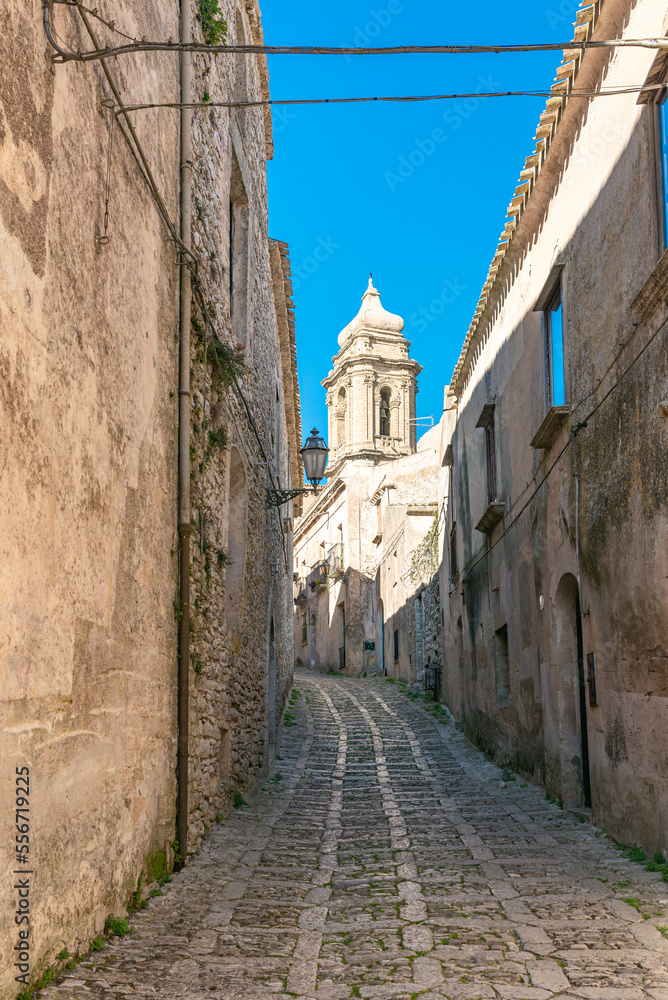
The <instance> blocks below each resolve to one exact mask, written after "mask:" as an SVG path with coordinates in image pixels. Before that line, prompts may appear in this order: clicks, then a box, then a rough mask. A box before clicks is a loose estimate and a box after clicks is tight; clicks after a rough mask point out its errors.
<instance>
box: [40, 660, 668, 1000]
mask: <svg viewBox="0 0 668 1000" xmlns="http://www.w3.org/2000/svg"><path fill="white" fill-rule="evenodd" d="M246 798H247V800H248V804H247V805H243V806H240V807H239V808H237V809H236V810H235V811H234V812H233V814H232V815H231V817H230V818H229V819H227V820H223V821H222V822H220V823H219V824H218V825H217V826H216V827H215V828H214V830H213V831H212V832H211V834H210V835H209V837H208V839H207V841H206V843H205V844H204V846H203V848H202V850H201V851H200V852H199V853H198V854H197V855H196V856H194V857H193V858H192V860H191V861H190V862H189V864H188V865H187V867H186V868H185V869H184V870H183V871H181V872H180V873H178V874H174V876H173V877H172V881H171V882H170V883H169V884H167V885H165V886H164V889H163V892H164V895H162V896H156V897H155V898H153V899H151V901H150V904H149V906H148V908H147V909H145V910H143V911H141V912H139V913H137V914H135V915H134V916H133V917H132V918H131V923H132V926H133V930H132V932H131V933H129V934H128V935H127V936H126V937H124V938H122V939H119V938H113V939H112V940H111V942H110V943H109V944H108V945H107V947H106V949H105V950H104V951H101V952H99V953H95V954H92V955H90V956H89V957H88V958H87V959H85V960H84V961H83V962H82V963H81V964H79V965H78V966H77V967H76V969H74V970H73V971H72V972H70V973H69V974H68V975H67V977H66V978H64V979H62V980H61V981H60V982H59V983H58V984H57V985H51V986H49V987H47V988H46V989H45V990H44V991H43V993H42V994H41V996H42V998H43V1000H63V998H66V1000H74V998H79V997H84V996H85V997H91V998H99V1000H111V998H120V997H165V998H166V997H170V998H171V997H184V998H185V997H187V998H188V1000H200V998H202V1000H203V998H205V997H206V998H211V1000H216V998H219V1000H223V998H232V997H235V998H237V997H239V998H247V1000H260V998H262V997H266V996H270V995H273V996H291V997H300V998H303V1000H305V998H314V1000H317V998H323V1000H339V998H340V1000H343V998H348V997H353V996H354V997H368V998H381V997H405V998H409V997H418V996H419V997H423V998H430V1000H442V998H444V997H447V998H450V1000H478V998H502V1000H544V998H545V1000H547V998H549V997H555V996H559V997H572V998H576V997H577V998H591V1000H613V998H619V1000H636V998H638V1000H640V998H652V1000H668V940H666V939H665V937H664V936H663V934H662V928H663V924H664V923H666V924H668V915H666V916H663V913H664V908H668V898H664V897H668V886H666V885H664V884H663V882H662V881H661V880H660V876H659V875H658V874H655V873H648V872H646V871H645V870H644V869H643V868H642V867H641V866H640V865H638V864H634V863H632V862H631V861H629V860H627V858H626V857H625V856H624V855H623V854H622V852H620V851H619V850H617V849H616V848H615V846H614V845H613V844H612V843H611V841H609V840H608V839H607V838H606V837H605V835H604V833H603V832H602V831H597V830H596V829H595V828H593V827H591V826H590V825H589V824H587V823H580V822H578V820H577V817H576V816H574V815H572V814H570V813H566V812H564V811H562V810H560V809H559V808H558V807H557V806H556V805H554V804H552V803H550V802H548V801H546V800H545V798H544V793H543V792H542V791H541V790H540V789H537V788H534V787H531V786H527V785H525V784H523V783H521V781H520V779H519V778H516V777H515V776H514V775H511V774H509V773H506V774H505V778H504V773H503V772H502V771H501V770H499V769H498V768H497V767H495V766H494V765H492V764H490V763H488V762H487V761H486V760H485V758H484V757H483V756H482V755H481V754H480V753H479V752H478V751H476V750H474V749H473V748H472V747H471V746H470V745H469V744H468V743H467V742H466V741H465V739H464V738H463V736H462V735H461V734H460V733H459V731H458V730H457V729H456V728H455V727H454V725H453V723H452V721H451V720H449V718H448V717H447V715H446V714H445V713H443V712H442V710H439V709H437V708H436V707H435V706H433V705H432V706H431V713H430V711H429V706H428V704H427V703H425V702H423V701H421V700H420V701H415V702H411V701H410V700H409V699H408V698H407V697H406V696H405V694H404V693H403V691H402V689H400V687H399V686H398V685H396V684H392V683H388V682H386V681H384V680H351V679H348V678H339V677H336V678H334V677H325V676H318V675H313V674H307V673H299V674H297V676H296V684H295V688H294V689H293V694H292V696H291V701H290V704H289V707H288V709H287V713H286V715H285V718H284V722H283V726H282V727H281V731H280V749H279V750H278V754H277V759H276V762H275V765H274V768H273V770H272V771H271V774H270V777H269V778H268V779H267V780H266V781H265V783H264V785H263V786H258V787H257V789H256V790H255V792H254V793H253V794H251V795H248V796H246ZM663 930H666V931H667V932H668V928H663Z"/></svg>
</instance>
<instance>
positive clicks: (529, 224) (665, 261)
mask: <svg viewBox="0 0 668 1000" xmlns="http://www.w3.org/2000/svg"><path fill="white" fill-rule="evenodd" d="M666 13H667V12H666V5H665V3H664V2H655V0H647V2H643V3H633V2H629V0H604V2H603V3H594V4H590V3H587V4H583V5H582V7H581V9H579V11H578V15H577V24H576V28H575V38H576V39H577V40H579V41H582V40H586V39H611V38H616V37H626V38H651V37H659V36H663V35H665V33H666V28H667V26H668V21H667V18H666ZM655 55H656V51H655V50H654V51H652V50H648V49H640V48H619V49H617V50H603V49H587V50H586V51H585V52H584V54H583V53H582V51H581V50H575V49H573V50H569V51H567V52H566V53H565V57H564V62H563V63H562V65H561V66H560V67H559V69H558V71H557V79H556V82H555V84H554V86H553V88H552V94H553V96H552V97H551V98H550V99H549V100H548V103H547V108H546V111H545V113H544V114H543V115H541V119H540V123H539V127H538V131H537V133H536V146H535V149H534V150H533V151H532V152H531V154H530V155H529V156H528V157H527V159H526V162H525V165H524V168H523V170H522V172H521V175H520V182H519V185H518V187H517V189H516V191H515V194H514V196H513V198H512V201H511V205H510V208H509V210H508V221H507V223H506V226H505V229H504V232H503V235H502V238H501V242H500V243H499V247H498V251H497V253H496V255H495V257H494V261H493V264H492V268H491V270H490V273H489V277H488V279H487V281H486V283H485V286H484V289H483V295H482V297H481V299H480V302H479V305H478V308H477V310H476V313H475V317H474V320H473V323H472V325H471V328H470V330H469V332H468V335H467V337H466V341H465V343H464V347H463V350H462V354H461V357H460V360H459V363H458V365H457V367H456V370H455V373H454V376H453V378H452V381H451V383H450V386H449V387H448V389H447V390H446V394H445V413H444V417H443V420H442V424H441V431H442V443H441V448H440V454H441V463H442V472H441V504H442V508H443V516H442V518H441V520H440V525H441V537H440V551H441V569H440V577H441V594H442V598H443V599H442V604H443V619H444V630H443V647H444V699H445V701H446V703H447V704H448V706H449V707H450V708H451V710H452V711H453V712H454V713H455V715H456V716H457V717H458V718H459V719H460V721H461V722H462V724H463V725H464V726H465V730H466V733H467V734H468V735H469V736H470V738H471V739H472V740H474V741H475V742H476V743H477V744H478V745H479V746H481V747H483V748H484V749H485V750H486V751H488V752H489V753H490V754H492V755H494V756H495V757H496V758H497V759H498V760H499V761H500V762H502V763H504V764H506V765H507V766H509V767H511V768H513V769H515V770H516V771H518V772H519V773H520V774H522V775H526V776H528V777H530V778H532V779H534V780H536V781H538V782H540V783H542V784H544V785H545V787H546V789H547V793H548V795H550V796H552V797H554V798H556V799H558V800H559V801H561V802H563V803H564V804H565V805H567V806H569V807H571V808H576V809H583V810H585V811H588V810H590V809H591V811H592V813H593V818H594V821H595V822H597V823H598V824H601V825H603V824H604V825H605V826H606V827H607V830H608V833H610V834H611V835H612V836H613V837H615V838H617V839H618V840H624V841H626V842H637V843H638V844H640V845H642V846H643V847H644V848H645V849H646V850H649V851H651V852H654V851H658V850H660V851H664V852H665V851H666V849H667V848H668V769H667V768H666V762H665V731H666V723H667V721H668V717H667V708H666V706H667V704H668V702H667V701H666V668H667V666H668V660H667V656H668V644H667V637H668V563H667V558H668V556H667V553H668V546H667V545H666V538H667V537H668V477H667V476H666V460H665V456H666V445H667V444H668V403H667V402H666V399H667V398H668V364H667V358H668V352H667V350H666V348H667V343H666V333H665V324H666V322H667V321H668V308H667V306H666V289H668V278H667V277H666V276H667V275H668V252H667V251H666V246H667V245H668V244H667V235H666V234H667V232H668V227H667V225H666V219H668V211H667V207H666V206H667V202H666V191H667V190H668V188H667V180H668V179H667V178H666V176H665V173H664V170H665V160H664V161H663V162H662V159H661V153H660V151H661V149H662V148H665V142H666V136H667V135H668V132H667V130H666V112H665V105H662V104H661V103H660V100H661V97H662V96H665V91H663V92H660V91H659V92H658V96H657V91H655V90H647V91H644V92H641V93H640V94H639V93H638V90H636V91H635V92H625V93H621V92H620V93H619V94H617V95H616V96H605V97H600V98H595V99H589V98H578V97H577V96H574V95H573V91H574V90H581V91H582V90H584V91H587V92H592V91H596V90H598V89H599V88H600V87H604V88H605V89H606V90H611V89H614V88H619V89H620V91H621V90H622V88H628V87H634V86H635V87H636V88H638V89H640V88H642V87H643V86H644V85H645V84H646V83H650V84H652V83H654V84H656V83H661V82H663V81H665V80H666V62H665V53H662V54H660V56H659V57H657V58H656V59H655Z"/></svg>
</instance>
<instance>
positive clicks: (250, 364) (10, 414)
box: [0, 0, 302, 998]
mask: <svg viewBox="0 0 668 1000" xmlns="http://www.w3.org/2000/svg"><path fill="white" fill-rule="evenodd" d="M6 6H7V10H6V12H5V13H6V17H5V19H4V30H5V42H6V44H4V45H3V47H2V51H1V52H0V79H1V80H2V83H1V84H0V126H1V127H0V144H1V147H2V156H1V158H0V231H1V232H2V245H3V265H2V273H1V275H0V324H1V326H2V337H1V338H0V341H1V346H0V365H1V367H2V372H3V378H2V386H1V388H0V425H1V426H2V432H1V433H0V450H1V452H2V461H1V464H0V506H1V508H2V516H3V543H2V549H3V557H2V560H1V561H0V562H1V569H0V759H1V760H2V761H3V765H4V766H3V773H2V775H1V776H0V789H1V791H0V801H1V802H2V806H3V808H2V810H1V816H0V837H1V843H0V873H1V876H2V879H3V885H4V886H5V887H6V888H5V891H3V892H2V893H0V915H1V917H2V919H1V920H0V996H2V997H8V998H9V997H13V996H15V995H16V993H17V992H19V990H20V989H22V988H23V986H24V985H25V981H16V979H15V972H16V970H13V968H12V966H13V959H12V957H11V956H12V955H13V949H14V946H15V944H16V935H15V924H14V913H15V910H16V907H17V895H16V891H15V890H12V889H11V886H12V884H13V878H14V876H13V875H12V871H13V870H14V868H15V867H17V859H16V855H15V852H14V849H13V845H14V839H15V833H16V830H15V824H14V814H13V812H12V811H11V807H12V805H13V803H14V799H15V794H16V790H15V768H19V769H21V768H28V769H29V772H30V822H29V826H30V833H29V837H30V842H29V846H30V854H29V861H30V870H31V872H33V873H34V874H32V875H31V880H32V881H31V895H30V904H31V908H30V924H29V930H30V955H31V958H30V963H29V965H30V968H29V971H28V973H27V980H28V981H29V982H30V983H32V982H34V981H35V980H37V979H38V978H39V976H40V975H41V974H42V973H43V972H44V970H45V969H46V968H47V967H48V966H50V965H51V964H52V963H53V961H54V956H55V955H56V954H57V953H59V952H61V951H62V949H63V948H67V949H68V951H69V953H70V955H76V954H77V953H79V952H81V951H85V950H86V949H87V947H88V944H89V942H90V940H91V939H92V938H93V937H95V936H96V935H98V934H99V933H100V932H101V931H102V929H103V926H104V922H105V918H106V917H107V915H108V914H109V913H116V914H119V913H123V912H125V907H126V905H127V903H128V901H129V899H130V895H131V893H133V892H134V891H135V890H136V888H137V885H138V881H139V880H140V878H141V881H142V883H143V884H144V885H146V884H150V882H151V881H152V880H153V879H155V878H156V877H157V876H159V875H161V874H165V873H166V872H167V871H168V869H169V868H171V866H172V865H173V864H174V861H175V856H176V852H177V850H180V852H181V854H182V855H183V854H185V846H186V845H183V844H181V845H177V844H176V842H175V813H176V795H177V766H176V764H177V741H178V735H179V733H178V728H177V674H178V643H177V636H178V630H179V619H180V618H181V617H182V614H183V612H182V608H181V606H180V604H179V580H178V573H179V555H178V553H179V538H178V534H177V517H178V515H177V503H178V496H177V494H178V482H177V464H178V454H179V442H178V431H179V374H178V373H179V336H180V334H179V329H180V328H179V270H180V268H179V256H178V253H175V246H174V239H173V237H172V236H171V230H169V228H168V224H167V222H166V221H165V219H167V220H172V221H173V224H174V226H175V230H174V231H175V232H176V233H178V228H179V222H178V220H179V190H180V187H179V185H180V180H179V179H180V174H181V157H180V137H179V112H178V111H174V110H173V109H167V108H158V109H155V110H150V111H144V112H137V113H136V114H135V116H134V119H133V122H134V127H135V129H136V134H137V137H138V139H139V141H140V143H141V146H142V150H143V152H144V154H145V157H146V161H147V163H148V164H149V166H150V170H151V176H152V179H153V183H154V185H155V187H154V189H153V191H152V190H151V188H150V187H149V185H148V182H147V180H146V178H145V177H143V176H142V172H141V170H140V166H138V161H139V164H140V165H141V158H140V157H139V156H137V158H135V157H133V155H132V154H131V151H130V149H129V148H128V144H127V143H126V142H125V140H124V138H123V135H122V134H121V132H120V130H119V129H118V128H117V125H116V122H115V119H114V116H113V114H112V113H111V110H110V109H109V107H108V103H105V102H109V100H110V99H111V98H112V94H111V92H110V89H109V83H108V81H107V79H106V77H105V74H104V72H103V69H102V67H101V65H100V64H99V63H89V64H86V65H79V66H73V65H71V64H69V63H65V64H62V63H57V62H55V63H54V62H53V61H52V60H49V59H47V60H45V58H44V52H45V46H46V39H45V35H44V27H43V9H42V5H41V4H40V3H37V2H36V0H35V2H29V3H28V4H26V3H23V2H21V3H19V2H14V0H10V3H9V4H8V5H6ZM206 10H207V9H206V8H205V7H202V6H201V5H200V4H199V2H193V4H192V7H191V11H192V17H193V26H194V37H195V39H196V40H199V41H201V40H202V39H203V38H204V37H205V34H206V32H207V31H208V30H210V28H211V26H210V25H207V20H206V17H207V13H206ZM221 10H222V14H223V16H224V18H225V20H226V21H227V25H228V38H229V39H230V40H231V41H234V40H238V41H245V42H250V41H253V42H261V40H262V30H261V23H260V12H259V9H258V7H257V4H256V2H255V0H245V2H234V0H222V2H221ZM114 15H115V23H116V26H117V27H118V28H120V29H122V30H123V31H125V32H126V33H127V34H129V35H131V36H132V37H138V38H141V37H147V38H161V39H162V38H164V39H165V40H166V39H168V38H177V37H178V36H179V4H178V3H176V2H168V3H155V2H153V0H148V2H146V3H143V4H141V5H137V4H130V3H127V2H125V0H119V3H118V4H117V5H116V6H115V9H114ZM53 21H54V28H55V30H56V33H57V34H56V36H54V37H57V38H58V39H60V40H63V39H64V44H65V45H66V46H67V47H70V48H71V49H73V50H79V49H82V50H83V49H91V48H93V47H94V46H93V42H92V39H91V36H90V35H89V33H88V31H87V29H86V27H85V24H84V23H83V21H82V19H81V17H80V14H79V12H78V11H77V10H76V9H73V8H72V7H64V6H62V5H54V13H53ZM92 23H93V24H94V26H95V27H94V31H95V33H96V36H97V37H98V38H99V40H100V44H107V43H110V44H113V42H114V37H115V36H114V35H113V34H112V33H111V32H110V31H109V30H108V29H107V28H105V26H104V25H103V24H101V23H100V22H99V20H97V19H95V18H93V21H92ZM192 63H193V91H192V98H193V100H194V101H201V102H203V103H207V102H209V101H211V103H215V102H216V101H226V100H230V98H231V97H234V98H235V99H240V100H243V99H244V98H248V99H251V100H254V99H258V98H259V97H260V96H261V95H265V96H266V94H267V79H268V78H267V70H266V65H265V63H264V60H263V59H261V58H259V57H256V56H244V57H229V58H228V57H226V56H224V57H212V56H210V55H202V54H200V55H197V56H194V57H193V58H192ZM108 69H109V71H110V73H111V74H112V78H113V80H114V82H115V84H116V85H117V86H118V88H119V91H120V93H121V95H122V97H123V98H124V100H125V101H126V102H128V103H142V102H146V103H148V102H152V101H156V100H158V101H161V100H162V101H178V100H179V93H180V90H179V74H178V62H177V60H176V58H175V57H174V56H173V55H169V54H165V53H139V54H138V53H133V54H131V55H126V56H123V57H119V58H118V59H117V60H112V61H110V63H109V65H108ZM193 119H194V120H193V152H194V157H193V189H192V218H193V226H192V248H193V255H194V258H195V259H196V261H197V283H196V286H195V284H194V285H193V291H194V293H195V292H196V294H193V301H192V329H191V357H190V369H191V371H190V376H191V392H192V424H191V426H190V428H186V434H188V432H189V435H190V459H191V491H190V502H191V509H192V535H191V563H190V593H191V611H192V618H191V643H190V663H189V678H188V680H189V708H190V734H189V758H190V767H189V774H188V778H187V780H188V792H189V817H188V819H189V832H188V845H187V848H188V850H189V851H192V850H193V849H195V848H196V847H197V845H198V844H199V843H200V842H201V839H202V838H203V837H204V836H206V833H207V832H208V830H209V829H210V828H211V826H212V824H213V823H214V822H215V817H216V816H217V815H218V814H219V813H223V814H224V813H226V812H227V811H228V810H229V809H230V808H231V806H232V800H233V795H234V793H235V792H243V791H244V789H246V788H248V787H249V786H251V785H252V784H253V783H254V782H255V780H256V779H257V778H258V777H259V776H260V775H261V773H262V772H263V769H264V768H265V767H266V765H267V763H268V761H269V760H270V758H271V756H272V754H273V741H274V738H275V730H276V721H277V719H278V718H279V716H280V712H281V710H282V706H283V704H284V701H285V698H286V695H287V693H288V690H289V688H290V685H291V676H292V666H293V654H292V634H293V624H292V615H293V603H292V597H293V595H292V580H291V567H292V548H291V545H292V536H291V533H290V527H291V525H290V522H289V521H288V520H286V519H285V518H284V517H283V512H282V511H281V509H280V508H271V509H270V508H268V507H267V488H268V487H270V486H272V485H274V486H281V487H286V486H289V485H291V484H292V483H294V482H300V481H301V478H302V475H301V469H300V465H299V448H300V444H301V442H300V438H301V426H300V415H299V393H298V386H297V377H296V353H295V338H294V315H293V308H292V300H291V284H290V268H289V256H288V251H287V247H286V245H285V244H282V243H279V242H275V241H271V240H270V239H269V237H268V233H267V191H266V161H267V158H269V157H271V155H272V142H271V118H270V116H269V115H268V113H267V114H265V113H264V112H263V111H262V110H259V109H232V110H230V109H226V108H216V107H211V108H203V109H202V110H198V111H196V112H195V113H194V115H193ZM126 134H127V133H126ZM135 153H136V149H135ZM156 192H157V194H156ZM158 195H159V198H160V199H161V202H159V199H158ZM105 203H107V204H108V220H107V222H106V223H105ZM161 206H162V207H161ZM161 213H162V214H161ZM166 237H167V238H166ZM202 303H205V309H206V313H207V316H206V318H205V317H204V316H203V314H202ZM242 356H243V362H244V366H243V368H242V367H241V363H240V362H241V358H242ZM186 441H187V437H186ZM181 778H182V779H183V775H182V776H181Z"/></svg>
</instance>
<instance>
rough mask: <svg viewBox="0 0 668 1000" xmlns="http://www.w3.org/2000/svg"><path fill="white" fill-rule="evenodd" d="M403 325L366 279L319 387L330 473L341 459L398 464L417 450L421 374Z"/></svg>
mask: <svg viewBox="0 0 668 1000" xmlns="http://www.w3.org/2000/svg"><path fill="white" fill-rule="evenodd" d="M403 328H404V321H403V319H402V318H401V316H395V315H394V314H393V313H390V312H387V310H386V309H384V308H383V306H382V305H381V301H380V295H379V293H378V291H377V290H376V289H375V288H374V286H373V280H372V278H371V277H370V278H369V286H368V288H367V290H366V291H365V293H364V295H363V297H362V306H361V308H360V311H359V312H358V314H357V316H355V318H354V319H353V320H351V322H350V323H348V325H347V326H346V327H344V328H343V330H342V331H341V333H340V334H339V348H340V350H339V352H338V354H337V355H336V356H335V357H334V358H333V362H334V368H333V369H332V370H331V371H330V373H329V375H328V376H327V378H326V379H323V382H322V385H324V387H325V388H326V390H327V409H328V413H329V449H330V455H329V471H328V475H330V476H331V475H333V474H335V471H336V468H337V466H338V465H339V463H340V462H341V461H342V460H343V459H348V458H362V459H368V460H372V461H377V460H378V459H385V460H387V459H392V458H399V456H401V455H408V454H410V453H411V452H414V451H415V450H416V441H417V433H416V427H415V397H416V395H417V391H418V390H417V376H418V375H419V374H420V372H421V371H422V368H421V366H420V365H419V364H418V363H417V361H413V360H411V359H410V358H409V356H408V349H409V347H410V343H409V342H408V341H407V340H406V339H405V338H404V335H403V333H402V331H403Z"/></svg>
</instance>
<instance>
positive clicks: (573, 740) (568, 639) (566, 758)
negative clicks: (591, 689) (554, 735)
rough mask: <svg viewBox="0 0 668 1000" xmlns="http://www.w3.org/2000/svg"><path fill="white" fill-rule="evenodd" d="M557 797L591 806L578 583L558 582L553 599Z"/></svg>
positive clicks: (567, 578)
mask: <svg viewBox="0 0 668 1000" xmlns="http://www.w3.org/2000/svg"><path fill="white" fill-rule="evenodd" d="M555 612H556V615H555V626H556V635H555V646H556V661H557V664H556V665H557V684H558V706H559V709H558V711H559V720H558V724H559V744H560V757H561V796H562V799H563V802H564V805H567V806H571V807H578V806H584V807H585V808H587V809H588V808H590V807H591V777H590V773H589V736H588V731H587V698H586V685H585V672H584V649H583V642H582V616H581V613H580V595H579V592H578V583H577V580H576V579H575V577H574V576H573V574H572V573H566V574H565V576H563V577H562V578H561V580H560V581H559V586H558V587H557V594H556V600H555Z"/></svg>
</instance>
